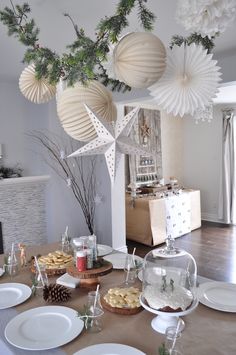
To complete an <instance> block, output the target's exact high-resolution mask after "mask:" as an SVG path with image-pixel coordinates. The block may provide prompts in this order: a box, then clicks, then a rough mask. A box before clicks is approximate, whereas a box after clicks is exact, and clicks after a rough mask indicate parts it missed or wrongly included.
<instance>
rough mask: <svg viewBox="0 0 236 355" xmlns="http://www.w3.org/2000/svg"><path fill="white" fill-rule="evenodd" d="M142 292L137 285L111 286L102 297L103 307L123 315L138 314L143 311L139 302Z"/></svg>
mask: <svg viewBox="0 0 236 355" xmlns="http://www.w3.org/2000/svg"><path fill="white" fill-rule="evenodd" d="M140 294H141V292H140V291H139V289H138V288H136V287H132V286H131V287H125V286H123V285H121V286H120V287H114V288H110V289H109V290H108V291H107V292H105V293H104V294H103V295H102V297H101V304H102V306H103V308H105V309H106V310H108V311H110V312H112V313H118V314H123V315H131V314H137V313H139V312H140V311H142V309H143V308H142V307H141V305H140V302H139V297H140Z"/></svg>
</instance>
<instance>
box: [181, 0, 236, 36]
mask: <svg viewBox="0 0 236 355" xmlns="http://www.w3.org/2000/svg"><path fill="white" fill-rule="evenodd" d="M235 15H236V2H235V0H178V5H177V11H176V20H177V22H179V23H180V24H182V25H183V26H184V28H185V29H186V30H187V31H188V30H190V31H193V32H197V33H200V34H201V35H202V36H204V37H205V36H208V37H211V36H215V35H216V34H217V33H222V32H224V31H225V29H226V28H227V26H228V25H229V24H230V22H232V21H233V20H234V19H235Z"/></svg>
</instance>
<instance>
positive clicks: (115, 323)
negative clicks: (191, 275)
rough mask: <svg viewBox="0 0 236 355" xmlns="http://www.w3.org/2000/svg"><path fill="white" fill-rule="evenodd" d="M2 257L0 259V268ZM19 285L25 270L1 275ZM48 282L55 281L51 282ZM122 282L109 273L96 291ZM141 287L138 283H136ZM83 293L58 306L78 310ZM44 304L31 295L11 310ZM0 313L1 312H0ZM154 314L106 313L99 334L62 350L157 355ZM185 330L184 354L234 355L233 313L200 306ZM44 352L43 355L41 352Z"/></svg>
mask: <svg viewBox="0 0 236 355" xmlns="http://www.w3.org/2000/svg"><path fill="white" fill-rule="evenodd" d="M56 248H57V245H56V244H51V245H44V246H40V247H34V248H28V249H27V252H28V257H30V256H31V255H34V254H35V255H37V254H42V255H44V254H47V253H48V252H50V251H53V250H55V249H56ZM2 264H3V256H0V266H1V265H2ZM11 281H12V282H21V283H25V284H27V285H29V286H31V273H30V269H29V268H28V267H26V268H24V269H22V270H20V273H19V274H18V275H17V276H15V277H14V278H12V279H11V280H10V278H9V276H6V275H4V276H2V277H1V278H0V283H5V282H11ZM50 281H55V279H53V278H52V279H51V278H50ZM123 281H124V275H123V271H121V270H113V271H112V272H111V273H110V274H108V275H106V276H104V277H102V279H101V287H100V291H101V293H103V292H104V291H105V290H107V289H108V288H110V287H114V286H118V285H120V284H121V283H122V282H123ZM140 287H141V283H140ZM87 292H88V291H87V290H85V289H82V288H77V289H74V290H72V299H71V300H70V301H68V302H66V303H63V304H60V305H63V306H67V307H71V308H73V309H75V310H78V311H82V309H83V305H84V304H86V300H87ZM45 305H47V303H45V301H44V300H43V299H42V298H40V297H39V296H35V297H32V298H30V299H29V300H27V301H26V302H25V303H23V304H21V305H19V306H17V307H15V309H16V311H17V312H19V313H20V312H24V311H26V310H28V309H32V308H35V307H39V306H45ZM0 312H1V311H0ZM154 316H155V315H154V314H151V313H149V312H148V311H145V310H143V311H142V312H140V313H138V314H135V315H120V314H114V313H111V312H109V311H107V310H105V311H104V315H103V329H102V331H101V332H100V333H95V334H94V333H93V334H91V333H89V332H88V331H86V330H83V331H82V333H81V334H80V335H79V336H78V337H77V338H76V339H74V340H73V341H72V342H70V343H69V344H66V345H64V346H63V347H62V349H63V350H64V351H65V353H66V354H73V353H74V352H76V351H78V350H79V349H82V348H85V347H87V346H89V345H93V344H98V343H121V344H126V345H129V346H133V347H135V348H137V349H139V350H141V351H143V352H144V353H146V354H147V355H157V354H158V347H159V346H160V345H161V343H162V342H163V341H164V336H163V335H162V334H159V333H157V332H155V331H154V330H153V329H152V327H151V321H152V319H153V318H154ZM183 319H184V321H185V323H186V328H185V330H184V332H183V334H182V337H181V343H182V345H183V349H184V354H185V355H200V354H201V355H216V354H217V355H235V354H236V341H235V339H236V314H234V313H225V312H219V311H215V310H212V309H210V308H207V307H205V306H203V305H201V304H199V306H198V307H197V309H196V310H195V311H194V312H193V313H191V314H189V315H187V316H185V317H183ZM0 336H1V337H4V334H0ZM45 353H47V352H45ZM32 354H33V352H32ZM98 355H99V354H98Z"/></svg>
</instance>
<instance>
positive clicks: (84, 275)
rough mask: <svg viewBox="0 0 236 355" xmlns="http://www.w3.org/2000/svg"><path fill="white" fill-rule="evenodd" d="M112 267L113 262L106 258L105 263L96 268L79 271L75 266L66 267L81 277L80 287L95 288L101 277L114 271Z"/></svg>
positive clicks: (68, 270) (70, 272)
mask: <svg viewBox="0 0 236 355" xmlns="http://www.w3.org/2000/svg"><path fill="white" fill-rule="evenodd" d="M112 268H113V265H112V263H110V262H109V261H106V260H104V263H103V265H102V266H101V267H98V268H95V269H89V270H85V271H79V270H78V269H77V268H76V267H75V266H70V267H68V268H67V269H66V272H67V273H68V274H69V275H71V276H73V277H76V278H79V279H80V284H79V286H80V287H84V288H88V289H91V290H94V289H96V287H97V285H98V284H100V277H101V276H104V275H107V274H109V273H110V272H112Z"/></svg>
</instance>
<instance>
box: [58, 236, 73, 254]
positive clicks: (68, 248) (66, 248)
mask: <svg viewBox="0 0 236 355" xmlns="http://www.w3.org/2000/svg"><path fill="white" fill-rule="evenodd" d="M61 250H62V251H63V252H64V253H66V254H68V255H73V247H72V245H71V239H70V237H69V236H68V235H67V234H62V237H61Z"/></svg>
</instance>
